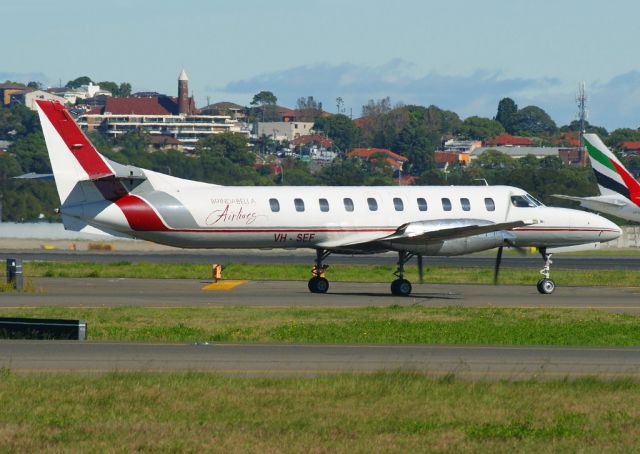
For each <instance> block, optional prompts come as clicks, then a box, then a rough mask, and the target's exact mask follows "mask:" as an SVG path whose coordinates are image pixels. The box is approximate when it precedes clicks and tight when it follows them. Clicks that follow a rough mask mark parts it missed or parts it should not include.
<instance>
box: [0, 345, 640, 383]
mask: <svg viewBox="0 0 640 454" xmlns="http://www.w3.org/2000/svg"><path fill="white" fill-rule="evenodd" d="M0 367H3V368H8V369H10V370H12V371H13V372H14V373H19V374H29V373H66V372H74V373H85V374H94V373H105V372H110V371H120V372H131V371H145V372H171V371H173V372H176V371H205V372H214V373H223V374H235V375H274V376H305V375H320V374H335V373H348V372H350V373H371V372H377V371H396V370H404V371H416V372H420V373H425V374H428V375H434V376H442V375H447V374H454V375H455V376H456V377H459V378H465V379H510V380H518V379H531V378H541V379H551V378H565V377H567V378H578V377H584V376H598V377H600V378H616V377H634V378H640V349H639V348H629V347H626V348H623V347H621V348H615V347H603V348H597V347H526V346H473V345H388V344H377V345H365V344H358V345H318V344H306V345H301V344H248V343H210V344H209V343H192V344H184V343H183V344H179V343H165V344H162V343H107V342H71V341H58V342H55V341H54V342H42V341H2V342H0Z"/></svg>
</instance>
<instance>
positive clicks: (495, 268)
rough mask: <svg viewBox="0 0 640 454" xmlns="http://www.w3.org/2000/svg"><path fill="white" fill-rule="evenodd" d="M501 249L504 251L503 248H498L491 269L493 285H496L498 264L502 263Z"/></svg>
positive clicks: (498, 272) (498, 271)
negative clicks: (494, 263) (493, 265)
mask: <svg viewBox="0 0 640 454" xmlns="http://www.w3.org/2000/svg"><path fill="white" fill-rule="evenodd" d="M502 249H504V246H500V247H499V248H498V254H497V255H496V265H495V267H494V269H493V285H498V274H500V263H501V262H502Z"/></svg>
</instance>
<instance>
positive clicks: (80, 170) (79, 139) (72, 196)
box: [36, 100, 114, 206]
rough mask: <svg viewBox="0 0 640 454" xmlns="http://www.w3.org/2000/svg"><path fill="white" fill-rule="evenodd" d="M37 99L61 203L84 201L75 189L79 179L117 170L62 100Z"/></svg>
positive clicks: (69, 203) (87, 178)
mask: <svg viewBox="0 0 640 454" xmlns="http://www.w3.org/2000/svg"><path fill="white" fill-rule="evenodd" d="M36 103H37V106H38V115H39V116H40V123H41V125H42V132H43V133H44V139H45V142H46V144H47V150H48V152H49V159H50V160H51V168H52V170H53V174H54V178H55V181H56V188H57V189H58V195H59V196H60V203H61V204H62V205H63V206H64V205H74V204H76V203H81V202H83V201H85V200H84V196H83V194H82V191H81V190H75V191H74V189H75V188H77V186H78V183H79V182H81V181H86V180H97V179H101V178H107V177H109V176H113V175H114V170H113V168H112V167H111V166H110V165H109V163H108V162H107V160H106V159H105V158H104V157H103V156H102V155H101V154H100V153H98V151H97V150H96V149H95V148H94V146H93V145H92V144H91V142H89V139H87V137H86V136H85V135H84V134H83V133H82V131H81V130H80V128H79V127H78V125H76V123H75V122H74V120H73V118H71V115H69V113H68V112H67V111H66V109H65V108H64V106H63V105H62V104H60V103H58V102H55V101H42V100H39V101H36Z"/></svg>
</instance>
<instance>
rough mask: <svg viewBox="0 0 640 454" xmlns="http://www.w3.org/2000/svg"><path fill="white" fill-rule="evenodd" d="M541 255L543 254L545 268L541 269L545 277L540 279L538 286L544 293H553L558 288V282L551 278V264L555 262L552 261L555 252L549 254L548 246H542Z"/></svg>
mask: <svg viewBox="0 0 640 454" xmlns="http://www.w3.org/2000/svg"><path fill="white" fill-rule="evenodd" d="M540 255H542V260H544V268H542V269H541V270H540V274H542V275H543V276H544V277H543V278H542V279H540V280H539V281H538V284H537V287H538V291H539V292H540V293H542V294H543V295H548V294H550V293H553V291H554V290H555V288H556V283H555V282H553V281H552V280H551V279H550V278H549V275H550V272H551V264H552V263H553V262H552V261H551V256H552V255H553V254H547V248H546V247H541V248H540Z"/></svg>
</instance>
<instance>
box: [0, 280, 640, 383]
mask: <svg viewBox="0 0 640 454" xmlns="http://www.w3.org/2000/svg"><path fill="white" fill-rule="evenodd" d="M33 284H34V286H35V287H36V289H37V291H35V292H27V293H13V292H8V293H0V308H19V307H34V306H63V307H113V306H122V305H134V306H142V307H175V306H191V307H216V306H217V307H220V306H236V305H237V306H263V307H267V308H269V307H270V308H279V307H347V306H388V305H391V304H399V305H425V306H446V305H455V306H472V307H513V308H550V309H555V308H571V309H578V310H588V309H591V310H602V311H613V312H627V313H634V314H637V313H640V298H639V296H640V288H607V287H558V288H557V289H556V291H555V292H554V293H553V294H552V295H541V294H539V293H538V292H537V290H536V288H535V286H533V285H531V286H506V285H505V286H491V285H445V284H415V285H414V293H413V294H412V295H411V296H410V297H406V298H403V297H394V296H391V295H390V293H389V284H388V283H343V282H333V283H331V288H330V289H329V293H327V294H311V293H309V292H308V290H307V288H306V287H307V283H306V282H303V281H299V282H289V281H261V282H257V281H236V282H226V281H223V283H222V284H223V285H218V284H215V285H214V286H213V287H214V288H218V290H203V288H204V287H207V286H210V284H211V282H207V281H200V280H194V279H191V280H189V279H184V280H182V279H180V280H179V279H106V278H34V279H33ZM227 284H229V285H227ZM216 285H218V286H217V287H216ZM2 312H3V315H5V316H10V311H2ZM88 330H89V333H90V330H91V327H88ZM3 367H4V368H9V369H11V370H12V371H14V372H15V373H23V374H29V373H58V372H72V373H87V374H91V373H105V372H109V371H208V372H213V373H224V374H239V375H275V376H297V375H303V376H307V375H319V374H332V373H342V372H354V373H371V372H376V371H390V370H399V369H402V370H410V371H418V372H421V373H426V374H429V375H434V376H442V375H446V374H455V376H456V377H460V378H465V379H503V378H504V379H530V378H542V379H551V378H564V377H569V378H577V377H582V376H597V377H600V378H615V377H632V378H640V348H628V347H626V348H623V347H621V348H617V347H602V348H598V347H530V346H479V345H365V344H355V345H317V344H307V345H293V344H282V343H264V344H258V343H207V342H200V343H192V344H184V343H182V344H180V343H110V342H78V341H76V342H72V341H0V368H3Z"/></svg>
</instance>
